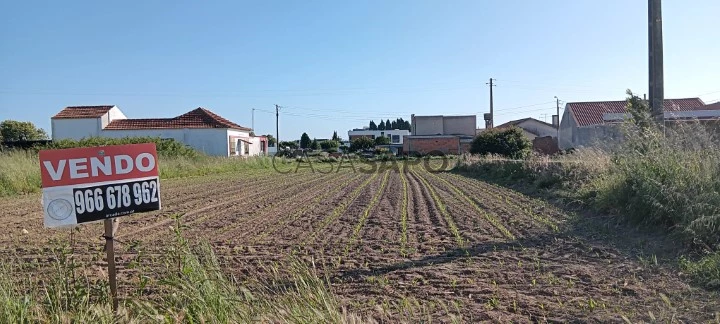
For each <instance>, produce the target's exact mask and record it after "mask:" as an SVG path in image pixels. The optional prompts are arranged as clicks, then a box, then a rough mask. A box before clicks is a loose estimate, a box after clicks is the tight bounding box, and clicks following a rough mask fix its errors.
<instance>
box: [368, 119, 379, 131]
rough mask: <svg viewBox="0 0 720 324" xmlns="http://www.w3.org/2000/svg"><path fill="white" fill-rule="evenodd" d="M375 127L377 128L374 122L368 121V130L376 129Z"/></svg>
mask: <svg viewBox="0 0 720 324" xmlns="http://www.w3.org/2000/svg"><path fill="white" fill-rule="evenodd" d="M377 129H378V127H377V125H375V122H374V121H372V120H371V121H370V130H377Z"/></svg>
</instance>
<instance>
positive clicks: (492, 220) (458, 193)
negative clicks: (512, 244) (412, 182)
mask: <svg viewBox="0 0 720 324" xmlns="http://www.w3.org/2000/svg"><path fill="white" fill-rule="evenodd" d="M428 174H429V175H430V176H431V177H433V178H435V179H438V180H440V181H441V182H443V183H444V184H445V185H446V186H448V188H450V190H452V191H453V192H454V193H455V195H456V196H457V197H462V198H463V199H464V200H465V201H467V202H468V203H469V204H470V205H471V206H472V207H473V208H475V210H476V211H477V212H478V213H480V214H481V215H483V216H485V219H487V220H488V222H490V224H492V225H493V226H495V228H497V229H498V230H499V231H500V232H501V233H503V235H505V236H506V237H507V238H509V239H513V240H514V239H515V235H513V234H512V233H510V231H509V230H508V229H507V228H506V227H505V226H503V225H502V224H501V223H500V221H499V220H498V219H497V218H495V217H493V216H492V215H490V214H488V213H487V212H486V211H485V210H483V209H482V208H480V206H478V205H477V203H475V200H473V199H472V198H471V197H469V196H468V195H466V194H465V193H464V192H463V191H462V190H460V189H458V188H457V187H456V186H455V185H453V184H452V183H450V181H447V180H445V179H443V178H441V177H439V176H437V175H434V174H432V173H430V172H428Z"/></svg>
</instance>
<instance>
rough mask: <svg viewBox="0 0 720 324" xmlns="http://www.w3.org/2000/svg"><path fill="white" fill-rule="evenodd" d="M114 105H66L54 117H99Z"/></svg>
mask: <svg viewBox="0 0 720 324" xmlns="http://www.w3.org/2000/svg"><path fill="white" fill-rule="evenodd" d="M113 107H115V106H113V105H107V106H70V107H65V109H63V110H61V111H60V112H59V113H57V114H56V115H55V116H53V117H52V118H53V119H61V118H99V117H102V115H105V114H106V113H107V112H108V111H110V109H112V108H113Z"/></svg>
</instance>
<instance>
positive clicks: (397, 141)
mask: <svg viewBox="0 0 720 324" xmlns="http://www.w3.org/2000/svg"><path fill="white" fill-rule="evenodd" d="M392 142H393V143H395V144H397V143H400V135H393V136H392Z"/></svg>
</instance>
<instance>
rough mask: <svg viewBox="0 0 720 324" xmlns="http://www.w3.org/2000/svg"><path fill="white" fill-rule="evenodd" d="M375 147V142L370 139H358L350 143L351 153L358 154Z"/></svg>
mask: <svg viewBox="0 0 720 324" xmlns="http://www.w3.org/2000/svg"><path fill="white" fill-rule="evenodd" d="M373 146H375V142H374V141H373V140H372V139H370V138H369V137H358V138H356V139H354V140H353V141H352V142H351V143H350V151H352V152H356V151H360V150H365V149H369V148H372V147H373Z"/></svg>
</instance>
